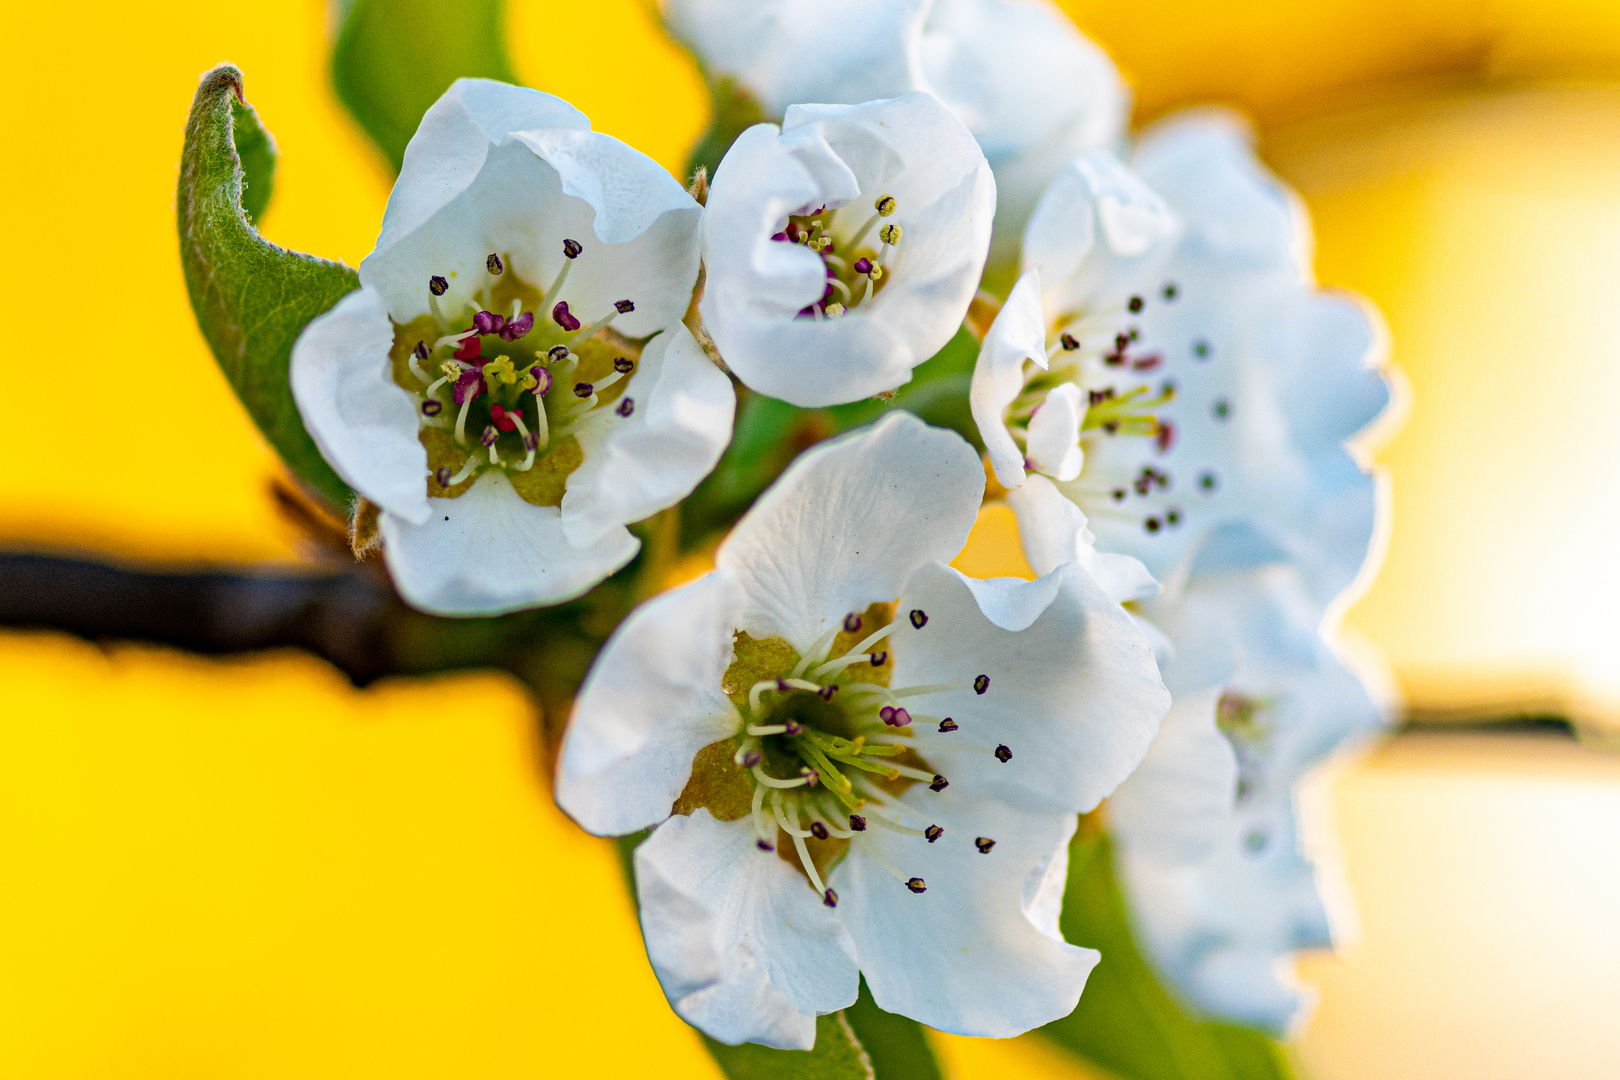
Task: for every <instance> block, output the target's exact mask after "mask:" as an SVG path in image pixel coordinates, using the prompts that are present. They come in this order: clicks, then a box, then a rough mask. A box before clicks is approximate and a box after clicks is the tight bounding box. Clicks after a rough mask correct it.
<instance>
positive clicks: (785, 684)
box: [776, 677, 793, 694]
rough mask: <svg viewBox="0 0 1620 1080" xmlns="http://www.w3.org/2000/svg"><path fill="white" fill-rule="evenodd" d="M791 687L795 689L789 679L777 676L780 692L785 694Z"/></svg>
mask: <svg viewBox="0 0 1620 1080" xmlns="http://www.w3.org/2000/svg"><path fill="white" fill-rule="evenodd" d="M791 689H793V687H791V686H789V685H788V681H787V680H786V679H783V678H780V677H778V678H777V680H776V692H777V693H778V694H785V693H787V692H788V691H789V690H791Z"/></svg>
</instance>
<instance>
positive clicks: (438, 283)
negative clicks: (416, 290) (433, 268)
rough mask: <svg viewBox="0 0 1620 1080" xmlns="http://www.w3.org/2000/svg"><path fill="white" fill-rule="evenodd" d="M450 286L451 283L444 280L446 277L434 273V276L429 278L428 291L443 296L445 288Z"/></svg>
mask: <svg viewBox="0 0 1620 1080" xmlns="http://www.w3.org/2000/svg"><path fill="white" fill-rule="evenodd" d="M449 288H450V283H449V282H448V281H446V280H444V278H442V277H440V276H439V275H438V274H434V275H433V276H432V277H430V278H428V292H430V293H432V294H433V295H434V296H443V295H444V294H445V290H447V289H449Z"/></svg>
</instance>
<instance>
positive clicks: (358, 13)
mask: <svg viewBox="0 0 1620 1080" xmlns="http://www.w3.org/2000/svg"><path fill="white" fill-rule="evenodd" d="M504 11H505V4H504V3H503V0H449V2H447V0H349V2H347V3H345V4H342V5H340V6H339V8H338V17H339V19H340V25H339V29H338V37H337V43H336V45H334V46H333V49H332V83H333V86H334V87H335V88H336V90H337V95H338V98H339V99H340V100H341V101H342V102H343V104H344V105H345V106H347V107H348V110H349V112H350V113H352V114H353V115H354V118H355V119H356V120H357V121H359V123H360V126H361V127H362V128H363V129H364V130H365V133H366V134H367V135H369V136H370V137H371V141H372V142H374V143H376V144H377V148H378V149H379V150H381V151H382V152H383V154H384V155H386V156H387V158H388V160H389V162H390V163H391V164H392V165H393V167H394V171H395V172H396V173H397V172H398V171H399V167H400V163H401V162H402V161H404V159H405V144H406V143H408V142H410V141H411V136H412V135H414V134H416V126H417V124H418V123H420V122H421V120H422V114H423V113H425V112H427V110H428V106H430V105H432V104H433V103H434V102H435V101H437V100H438V99H439V95H441V94H443V93H444V92H445V91H446V90H448V89H449V88H450V84H451V83H453V82H455V81H456V80H457V79H459V78H462V77H464V76H465V77H480V76H481V77H483V78H489V79H499V80H500V81H502V82H509V83H515V82H517V81H518V78H517V75H516V73H515V72H514V71H513V70H512V64H511V61H510V60H508V59H507V56H506V45H505V41H506V35H505V27H504ZM558 44H559V45H560V44H561V43H558Z"/></svg>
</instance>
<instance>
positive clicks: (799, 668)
mask: <svg viewBox="0 0 1620 1080" xmlns="http://www.w3.org/2000/svg"><path fill="white" fill-rule="evenodd" d="M850 619H854V620H855V629H856V630H859V629H860V628H861V620H860V616H858V615H846V616H845V617H844V629H845V630H849V620H850ZM850 632H851V633H853V632H854V631H850ZM837 636H838V627H836V626H834V627H833V628H832V629H830V630H827V631H826V632H824V633H823V634H822V635H821V636H820V637H818V638H816V640H815V641H813V642H811V643H810V647H809V648H808V649H806V650H805V651H804V655H803V656H801V657H799V662H798V663H797V664H794V665H793V670H792V671H790V672H789V673H788V678H790V679H797V678H798V677H799V676H801V675H803V674H804V671H805V669H806V668H808V667H809V666H810V665H811V664H813V663H815V662H816V661H817V660H820V659H821V658H822V657H824V656H825V655H826V654H827V649H828V648H830V647H831V646H832V643H833V639H834V638H836V637H837ZM818 677H819V676H818Z"/></svg>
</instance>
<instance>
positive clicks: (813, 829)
mask: <svg viewBox="0 0 1620 1080" xmlns="http://www.w3.org/2000/svg"><path fill="white" fill-rule="evenodd" d="M810 835H811V836H813V837H815V838H816V839H817V840H825V839H827V826H825V825H823V824H822V823H821V822H819V821H812V822H811V823H810Z"/></svg>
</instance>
